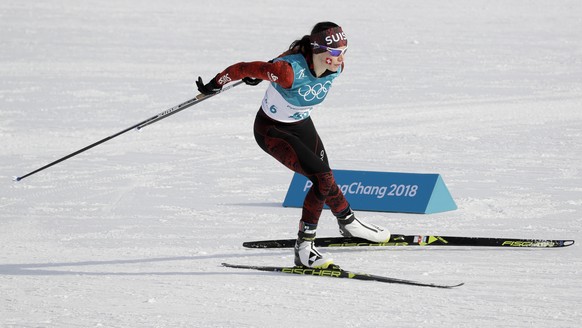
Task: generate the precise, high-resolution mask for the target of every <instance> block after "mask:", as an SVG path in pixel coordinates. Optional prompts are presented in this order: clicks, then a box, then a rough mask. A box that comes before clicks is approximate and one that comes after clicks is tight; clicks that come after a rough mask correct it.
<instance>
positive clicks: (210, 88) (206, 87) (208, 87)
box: [196, 76, 222, 96]
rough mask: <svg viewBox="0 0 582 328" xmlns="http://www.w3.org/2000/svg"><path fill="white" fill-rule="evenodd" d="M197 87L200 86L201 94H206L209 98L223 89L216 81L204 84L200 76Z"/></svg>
mask: <svg viewBox="0 0 582 328" xmlns="http://www.w3.org/2000/svg"><path fill="white" fill-rule="evenodd" d="M196 86H198V91H200V93H202V94H205V95H207V96H208V95H213V94H215V93H218V92H220V90H221V89H222V87H221V86H220V85H218V84H216V82H215V81H214V79H212V80H210V82H208V83H207V84H204V82H202V78H201V77H200V76H199V77H198V81H196Z"/></svg>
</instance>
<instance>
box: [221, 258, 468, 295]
mask: <svg viewBox="0 0 582 328" xmlns="http://www.w3.org/2000/svg"><path fill="white" fill-rule="evenodd" d="M222 265H223V266H225V267H227V268H236V269H248V270H258V271H269V272H282V273H289V274H297V275H304V276H317V277H331V278H346V279H354V280H367V281H376V282H383V283H389V284H403V285H411V286H420V287H433V288H445V289H446V288H454V287H459V286H462V285H464V283H460V284H456V285H445V284H435V283H425V282H420V281H414V280H406V279H398V278H391V277H385V276H378V275H373V274H367V273H356V272H352V271H346V270H343V269H341V268H340V267H338V266H336V265H333V266H331V267H329V268H327V269H313V268H307V267H302V266H295V267H280V266H260V265H240V264H229V263H222Z"/></svg>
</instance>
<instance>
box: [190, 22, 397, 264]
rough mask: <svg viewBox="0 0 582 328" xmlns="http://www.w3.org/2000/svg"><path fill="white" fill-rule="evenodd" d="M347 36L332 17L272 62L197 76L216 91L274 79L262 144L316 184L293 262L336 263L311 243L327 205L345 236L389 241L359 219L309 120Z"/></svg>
mask: <svg viewBox="0 0 582 328" xmlns="http://www.w3.org/2000/svg"><path fill="white" fill-rule="evenodd" d="M347 50H348V39H347V37H346V35H345V33H344V32H343V30H342V28H341V27H340V26H338V25H337V24H334V23H332V22H321V23H318V24H316V25H315V26H314V27H313V29H312V31H311V34H310V35H305V36H303V37H302V38H301V39H299V40H296V41H294V42H293V43H291V46H290V47H289V49H288V50H287V51H286V52H284V53H283V54H281V55H280V56H279V57H277V58H275V59H273V60H271V61H269V62H262V61H256V62H241V63H237V64H234V65H232V66H229V67H228V68H226V69H225V70H224V71H222V72H221V73H218V74H217V75H216V76H215V77H214V78H213V79H212V80H210V82H209V83H207V84H204V82H203V81H202V78H201V77H199V78H198V81H197V82H196V84H197V86H198V90H199V91H200V92H201V93H203V94H206V95H210V94H214V93H216V92H218V91H220V90H221V88H222V87H223V86H224V85H225V84H227V83H229V82H232V81H236V80H241V79H242V80H243V81H244V82H245V83H247V84H249V85H257V84H258V83H260V82H261V81H262V80H268V81H270V83H269V86H268V88H267V91H266V93H265V97H264V98H263V102H262V105H261V107H260V109H259V111H258V113H257V116H256V119H255V125H254V134H255V139H256V141H257V143H258V144H259V146H260V147H261V148H262V149H263V150H264V151H265V152H267V153H268V154H269V155H271V156H273V157H274V158H275V159H276V160H278V161H279V162H281V163H282V164H283V165H285V166H286V167H287V168H289V169H291V170H293V171H295V172H298V173H300V174H302V175H304V176H306V177H307V178H308V179H309V180H311V182H312V183H313V186H312V187H311V189H310V190H309V192H308V193H307V195H306V197H305V201H304V203H303V209H302V215H301V220H300V222H299V232H298V238H297V242H296V244H295V265H297V266H305V267H310V268H327V267H328V266H330V265H331V264H333V260H332V259H331V258H326V257H324V256H323V255H322V254H321V253H319V252H318V251H317V249H316V248H315V247H314V245H313V241H314V240H315V231H316V228H317V223H318V221H319V217H320V215H321V212H322V209H323V206H324V204H326V205H327V206H329V208H330V209H331V211H332V213H333V214H334V215H335V216H336V217H337V220H338V224H339V230H340V233H341V234H342V235H343V236H346V237H350V236H351V237H360V238H365V239H368V240H370V241H373V242H385V241H388V240H389V239H390V232H389V231H388V230H387V229H384V228H382V227H379V226H376V225H373V224H369V223H364V222H363V221H362V220H360V219H357V218H356V217H355V215H354V212H353V211H352V210H351V208H350V205H349V203H348V202H347V200H346V199H345V197H344V195H343V193H342V192H341V190H340V189H339V187H338V186H337V184H336V182H335V179H334V176H333V173H332V170H331V168H330V166H329V162H328V158H327V153H326V152H325V149H324V147H323V143H322V142H321V139H320V138H319V135H318V134H317V131H316V130H315V126H314V125H313V122H312V120H311V117H310V114H311V111H312V110H313V109H314V108H315V106H316V105H318V104H320V103H321V102H322V101H323V100H324V99H325V97H326V96H327V93H328V92H329V89H330V88H331V85H332V82H333V80H334V79H335V78H336V77H338V76H339V75H340V74H341V72H342V71H343V69H344V57H345V54H346V51H347Z"/></svg>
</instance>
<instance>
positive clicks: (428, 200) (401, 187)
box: [283, 170, 457, 213]
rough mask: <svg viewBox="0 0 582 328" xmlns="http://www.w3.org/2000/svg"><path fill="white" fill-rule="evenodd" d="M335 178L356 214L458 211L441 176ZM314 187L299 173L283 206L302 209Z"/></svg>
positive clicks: (337, 173) (345, 174) (338, 173)
mask: <svg viewBox="0 0 582 328" xmlns="http://www.w3.org/2000/svg"><path fill="white" fill-rule="evenodd" d="M333 174H334V177H335V180H336V182H337V184H338V186H339V187H340V189H341V191H342V192H343V193H344V195H345V196H346V199H347V200H348V201H349V202H350V205H351V207H352V209H354V210H364V211H380V212H399V213H436V212H444V211H452V210H456V209H457V205H456V204H455V201H454V200H453V198H452V197H451V194H450V193H449V190H448V189H447V187H446V186H445V183H444V181H443V179H442V178H441V176H440V175H439V174H421V173H398V172H368V171H348V170H334V171H333ZM311 186H312V183H311V181H309V180H308V179H307V178H306V177H304V176H302V175H300V174H297V173H296V174H295V175H294V176H293V180H292V181H291V185H290V186H289V190H288V191H287V196H286V197H285V201H284V202H283V206H285V207H302V206H303V200H304V199H305V195H306V194H307V192H308V191H309V189H310V188H311ZM326 208H327V207H326Z"/></svg>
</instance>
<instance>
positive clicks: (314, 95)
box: [297, 81, 331, 101]
mask: <svg viewBox="0 0 582 328" xmlns="http://www.w3.org/2000/svg"><path fill="white" fill-rule="evenodd" d="M330 87H331V81H327V82H325V83H323V84H321V83H317V84H314V85H309V84H308V85H304V86H302V87H301V88H299V90H297V93H298V94H299V95H300V96H301V97H303V99H304V100H305V101H313V100H315V99H319V100H321V99H323V98H325V96H326V95H327V91H329V88H330Z"/></svg>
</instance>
